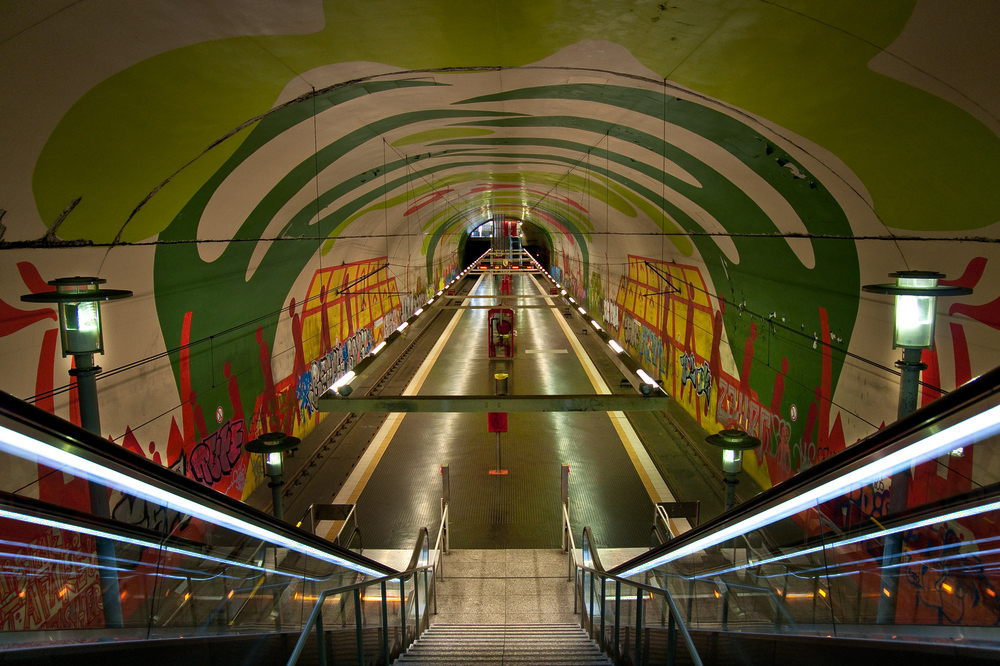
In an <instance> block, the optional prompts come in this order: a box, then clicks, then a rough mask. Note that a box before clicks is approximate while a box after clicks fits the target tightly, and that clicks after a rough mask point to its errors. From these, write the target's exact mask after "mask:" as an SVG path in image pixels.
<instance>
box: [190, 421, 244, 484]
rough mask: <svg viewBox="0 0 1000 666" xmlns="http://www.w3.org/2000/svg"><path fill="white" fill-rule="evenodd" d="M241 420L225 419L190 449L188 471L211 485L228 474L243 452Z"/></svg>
mask: <svg viewBox="0 0 1000 666" xmlns="http://www.w3.org/2000/svg"><path fill="white" fill-rule="evenodd" d="M245 439H246V433H245V431H244V427H243V421H242V420H237V421H226V422H225V423H224V424H222V427H221V428H219V429H218V430H217V431H215V433H213V434H211V435H209V436H208V437H206V438H205V439H203V440H202V441H201V442H199V443H197V444H195V446H194V448H193V449H191V455H190V457H189V459H188V468H189V469H188V471H189V472H191V476H192V477H194V478H195V479H196V480H198V481H200V482H202V483H204V484H206V485H212V484H215V483H217V482H218V481H220V480H221V479H222V477H223V476H228V475H229V473H230V472H232V471H233V468H234V467H235V466H236V461H238V460H239V459H240V455H241V454H242V453H243V442H244V440H245Z"/></svg>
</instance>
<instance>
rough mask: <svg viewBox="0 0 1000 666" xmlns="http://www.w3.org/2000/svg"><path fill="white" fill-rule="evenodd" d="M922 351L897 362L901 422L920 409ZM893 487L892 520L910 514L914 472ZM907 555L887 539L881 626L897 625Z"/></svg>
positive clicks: (906, 352)
mask: <svg viewBox="0 0 1000 666" xmlns="http://www.w3.org/2000/svg"><path fill="white" fill-rule="evenodd" d="M921 354H922V351H921V350H920V349H910V348H909V347H904V348H903V359H902V360H901V361H896V367H897V368H899V372H900V379H899V404H898V407H897V410H896V417H897V419H902V418H903V417H905V416H908V415H910V414H912V413H913V412H914V411H916V409H917V395H918V389H919V387H920V372H921V371H922V370H925V369H927V364H926V363H921V362H920V357H921ZM890 483H891V485H890V486H889V506H888V511H887V515H889V516H892V515H895V514H898V513H900V512H901V511H905V510H906V506H907V504H908V503H909V495H910V470H909V469H904V470H902V471H900V472H897V473H896V474H893V475H892V480H891V482H890ZM902 551H903V535H902V534H899V533H897V534H890V535H888V536H886V537H885V539H884V542H883V547H882V576H881V585H880V586H879V593H878V613H877V615H876V619H875V622H876V623H877V624H895V623H896V596H897V594H898V592H899V568H898V567H897V566H895V565H897V564H898V563H899V557H900V555H901V553H902Z"/></svg>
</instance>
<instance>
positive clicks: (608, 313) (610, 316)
mask: <svg viewBox="0 0 1000 666" xmlns="http://www.w3.org/2000/svg"><path fill="white" fill-rule="evenodd" d="M601 314H602V315H603V316H604V323H606V324H607V325H608V326H610V327H612V328H618V327H619V326H620V324H619V319H618V304H617V303H615V302H614V301H613V300H611V299H610V298H605V299H604V308H603V312H602V313H601Z"/></svg>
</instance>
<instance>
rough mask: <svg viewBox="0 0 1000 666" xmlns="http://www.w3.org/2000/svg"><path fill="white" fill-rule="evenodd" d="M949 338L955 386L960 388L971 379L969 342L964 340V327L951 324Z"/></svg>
mask: <svg viewBox="0 0 1000 666" xmlns="http://www.w3.org/2000/svg"><path fill="white" fill-rule="evenodd" d="M951 338H952V347H953V349H954V352H955V386H961V385H962V384H965V383H966V382H968V381H969V380H970V379H972V361H971V359H970V358H969V342H968V340H966V339H965V327H964V326H962V325H961V324H958V323H955V322H951ZM935 386H941V384H935Z"/></svg>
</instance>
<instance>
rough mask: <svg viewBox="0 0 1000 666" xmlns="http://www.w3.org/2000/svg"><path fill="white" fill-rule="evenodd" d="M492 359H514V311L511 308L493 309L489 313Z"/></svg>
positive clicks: (488, 342) (489, 343)
mask: <svg viewBox="0 0 1000 666" xmlns="http://www.w3.org/2000/svg"><path fill="white" fill-rule="evenodd" d="M488 321H489V333H488V335H489V339H488V340H487V345H488V346H487V349H488V351H489V357H490V358H513V357H514V311H513V310H512V309H511V308H492V309H491V310H490V311H489V320H488Z"/></svg>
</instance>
